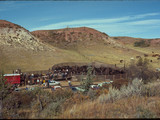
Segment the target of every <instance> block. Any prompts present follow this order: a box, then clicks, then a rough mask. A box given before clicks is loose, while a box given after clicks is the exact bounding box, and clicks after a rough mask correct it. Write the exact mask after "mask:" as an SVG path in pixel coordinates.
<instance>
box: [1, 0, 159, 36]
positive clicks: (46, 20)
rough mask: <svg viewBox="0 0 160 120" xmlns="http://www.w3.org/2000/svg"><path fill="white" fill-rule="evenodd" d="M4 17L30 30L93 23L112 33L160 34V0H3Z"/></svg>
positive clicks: (107, 32) (2, 15)
mask: <svg viewBox="0 0 160 120" xmlns="http://www.w3.org/2000/svg"><path fill="white" fill-rule="evenodd" d="M0 19H2V20H7V21H9V22H12V23H15V24H18V25H20V26H22V27H24V28H26V29H27V30H29V31H35V30H52V29H62V28H66V27H69V28H73V27H84V26H85V27H90V28H93V29H96V30H98V31H100V32H105V33H106V34H108V35H109V36H130V37H136V38H160V0H103V1H100V0H99V1H98V0H96V1H95V0H93V1H90V0H86V1H83V0H79V1H74V0H72V1H69V0H68V1H67V0H66V1H57V0H56V1H54V0H53V1H51V0H48V1H9V0H8V1H0Z"/></svg>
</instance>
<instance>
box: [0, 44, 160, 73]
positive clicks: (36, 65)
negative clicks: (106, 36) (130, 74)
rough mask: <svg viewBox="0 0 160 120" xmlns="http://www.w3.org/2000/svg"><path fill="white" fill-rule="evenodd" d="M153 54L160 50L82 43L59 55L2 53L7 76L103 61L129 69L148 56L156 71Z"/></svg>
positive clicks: (19, 51)
mask: <svg viewBox="0 0 160 120" xmlns="http://www.w3.org/2000/svg"><path fill="white" fill-rule="evenodd" d="M152 51H154V52H155V53H159V54H160V51H159V48H158V47H145V48H140V47H133V45H131V44H127V45H126V46H125V48H122V47H115V46H113V45H105V44H103V43H102V42H99V43H97V44H96V43H94V44H90V45H87V44H86V45H85V44H82V43H78V45H77V46H76V47H75V48H73V49H68V50H64V49H59V48H55V51H41V52H33V51H26V50H23V49H14V48H11V47H5V48H3V51H1V56H0V59H1V61H0V67H1V69H3V70H4V71H5V72H6V73H11V72H12V71H13V70H15V69H17V68H20V69H21V70H22V71H36V70H48V69H49V68H51V67H52V66H53V65H54V64H58V63H63V62H94V61H99V62H103V63H107V64H116V65H117V66H118V67H123V66H124V63H120V60H124V61H125V64H126V66H128V65H129V63H130V58H135V59H136V56H142V57H144V54H148V55H149V57H147V58H148V59H149V60H152V61H153V62H152V63H150V64H151V65H152V67H153V68H154V69H155V68H157V67H159V65H160V61H158V60H157V58H155V57H152Z"/></svg>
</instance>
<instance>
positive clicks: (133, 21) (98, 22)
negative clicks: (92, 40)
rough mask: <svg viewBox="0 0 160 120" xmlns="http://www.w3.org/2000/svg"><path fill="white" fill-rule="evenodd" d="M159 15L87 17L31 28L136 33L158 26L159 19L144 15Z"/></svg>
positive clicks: (112, 34) (116, 33) (110, 33)
mask: <svg viewBox="0 0 160 120" xmlns="http://www.w3.org/2000/svg"><path fill="white" fill-rule="evenodd" d="M156 15H160V13H147V14H140V15H132V16H124V17H119V18H108V19H87V20H74V21H66V22H60V23H55V24H50V25H46V26H41V27H37V28H33V29H31V30H32V31H33V30H49V29H61V28H65V27H67V26H69V27H82V26H86V27H91V28H94V29H97V30H99V31H101V32H105V33H107V34H109V35H111V36H114V35H115V36H117V35H127V34H138V33H142V32H148V31H151V30H153V29H154V28H157V26H158V27H159V26H160V19H149V18H147V19H145V18H146V17H150V16H156Z"/></svg>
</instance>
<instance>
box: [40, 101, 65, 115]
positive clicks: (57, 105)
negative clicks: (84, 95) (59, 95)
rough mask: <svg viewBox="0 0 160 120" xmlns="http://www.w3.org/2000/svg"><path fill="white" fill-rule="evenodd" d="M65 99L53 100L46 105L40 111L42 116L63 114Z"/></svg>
mask: <svg viewBox="0 0 160 120" xmlns="http://www.w3.org/2000/svg"><path fill="white" fill-rule="evenodd" d="M63 102H64V101H58V102H52V103H50V104H48V105H47V106H46V108H45V109H44V110H43V111H42V112H41V113H40V116H41V117H43V118H53V117H54V116H57V115H59V114H61V112H62V103H63Z"/></svg>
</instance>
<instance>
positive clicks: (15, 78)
mask: <svg viewBox="0 0 160 120" xmlns="http://www.w3.org/2000/svg"><path fill="white" fill-rule="evenodd" d="M4 77H5V78H6V79H7V82H8V83H10V84H20V82H21V79H20V74H5V75H4Z"/></svg>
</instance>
